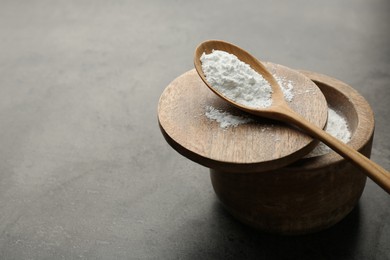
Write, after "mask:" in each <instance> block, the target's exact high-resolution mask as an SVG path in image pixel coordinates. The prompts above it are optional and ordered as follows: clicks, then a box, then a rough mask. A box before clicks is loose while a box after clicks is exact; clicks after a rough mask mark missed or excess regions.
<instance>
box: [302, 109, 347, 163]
mask: <svg viewBox="0 0 390 260" xmlns="http://www.w3.org/2000/svg"><path fill="white" fill-rule="evenodd" d="M325 131H326V132H327V133H328V134H330V135H331V136H333V137H336V138H337V139H339V140H340V141H342V142H343V143H348V142H349V141H350V140H351V131H350V130H349V127H348V123H347V121H346V120H345V118H344V117H342V116H341V115H340V114H338V113H337V112H336V111H335V110H333V109H331V108H329V109H328V123H327V125H326V128H325ZM330 151H332V149H330V148H329V147H328V146H327V145H325V144H324V143H319V144H318V145H317V146H316V148H314V150H313V151H311V152H310V153H309V154H308V155H306V156H305V158H309V157H315V156H320V155H324V154H327V153H329V152H330Z"/></svg>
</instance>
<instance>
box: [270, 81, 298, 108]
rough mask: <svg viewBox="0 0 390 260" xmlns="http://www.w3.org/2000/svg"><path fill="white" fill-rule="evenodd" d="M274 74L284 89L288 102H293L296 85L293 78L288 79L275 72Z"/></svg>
mask: <svg viewBox="0 0 390 260" xmlns="http://www.w3.org/2000/svg"><path fill="white" fill-rule="evenodd" d="M272 76H273V77H274V78H275V79H276V81H277V82H278V84H279V86H280V88H281V89H282V92H283V95H284V99H285V100H286V101H288V102H291V101H292V100H293V98H294V93H293V89H294V85H293V82H292V80H287V79H286V78H285V77H279V76H278V75H276V74H273V75H272Z"/></svg>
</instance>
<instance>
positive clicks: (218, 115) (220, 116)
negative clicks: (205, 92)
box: [205, 106, 253, 128]
mask: <svg viewBox="0 0 390 260" xmlns="http://www.w3.org/2000/svg"><path fill="white" fill-rule="evenodd" d="M205 114H206V117H207V118H208V119H211V120H215V121H217V122H218V123H219V126H220V127H222V128H228V127H236V126H238V125H241V124H246V123H249V122H252V121H253V119H251V118H249V117H243V116H235V115H232V114H230V113H228V112H224V111H221V110H219V109H216V108H214V107H213V106H207V107H206V113H205Z"/></svg>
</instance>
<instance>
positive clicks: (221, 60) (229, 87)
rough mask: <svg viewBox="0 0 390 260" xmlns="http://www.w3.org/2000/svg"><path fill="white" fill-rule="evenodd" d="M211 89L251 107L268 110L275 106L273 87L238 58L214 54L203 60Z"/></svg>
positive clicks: (231, 55)
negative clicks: (273, 103)
mask: <svg viewBox="0 0 390 260" xmlns="http://www.w3.org/2000/svg"><path fill="white" fill-rule="evenodd" d="M200 61H201V62H202V70H203V72H204V74H205V76H206V79H207V81H208V82H209V83H210V85H211V86H212V87H213V88H215V89H216V90H217V91H218V92H219V93H221V94H222V95H223V96H225V97H227V98H228V99H231V100H233V101H235V102H237V103H240V104H243V105H245V106H248V107H261V108H266V107H269V106H270V105H271V104H272V97H271V95H272V87H271V85H270V84H269V83H268V82H267V81H266V80H265V79H264V78H263V76H261V75H260V74H259V73H257V72H256V71H254V70H253V69H252V68H251V67H250V66H249V65H248V64H246V63H244V62H242V61H240V60H239V59H238V58H237V57H236V56H235V55H233V54H230V53H227V52H225V51H219V50H213V51H212V52H211V53H210V54H206V53H203V55H202V56H201V57H200Z"/></svg>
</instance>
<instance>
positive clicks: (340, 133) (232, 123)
mask: <svg viewBox="0 0 390 260" xmlns="http://www.w3.org/2000/svg"><path fill="white" fill-rule="evenodd" d="M205 115H206V117H207V118H208V119H210V120H215V121H217V122H218V123H219V125H220V127H221V128H225V129H226V128H229V127H236V126H238V125H241V124H247V123H250V122H253V121H254V120H253V119H252V118H249V117H244V116H235V115H232V114H230V113H228V112H225V111H221V110H219V109H216V108H214V107H213V106H207V107H206V113H205ZM265 130H266V129H265V128H263V129H261V131H262V132H264V131H265ZM325 131H326V132H327V133H328V134H330V135H332V136H334V137H336V138H337V139H339V140H340V141H342V142H343V143H348V142H349V141H350V140H351V131H350V130H349V127H348V123H347V121H346V120H345V118H344V117H342V116H341V115H340V114H338V113H337V112H336V111H335V110H333V109H332V108H329V109H328V123H327V126H326V128H325ZM275 141H280V140H275ZM330 151H332V150H331V149H330V148H329V147H328V146H326V145H325V144H324V143H321V142H320V143H319V144H318V145H317V147H316V148H314V150H313V151H311V152H310V153H309V154H308V155H306V156H305V158H311V157H315V156H320V155H324V154H327V153H329V152H330Z"/></svg>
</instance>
